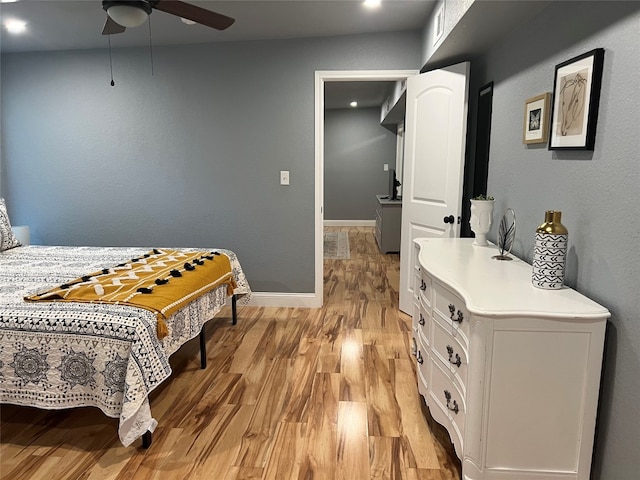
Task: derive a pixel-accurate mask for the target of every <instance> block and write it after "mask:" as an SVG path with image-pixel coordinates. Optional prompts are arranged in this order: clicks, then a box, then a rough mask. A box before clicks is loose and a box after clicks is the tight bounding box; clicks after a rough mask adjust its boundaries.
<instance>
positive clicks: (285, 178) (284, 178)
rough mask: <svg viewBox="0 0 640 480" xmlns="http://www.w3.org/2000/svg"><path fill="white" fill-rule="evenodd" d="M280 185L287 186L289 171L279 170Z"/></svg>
mask: <svg viewBox="0 0 640 480" xmlns="http://www.w3.org/2000/svg"><path fill="white" fill-rule="evenodd" d="M280 185H289V170H280Z"/></svg>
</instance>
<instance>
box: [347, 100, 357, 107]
mask: <svg viewBox="0 0 640 480" xmlns="http://www.w3.org/2000/svg"><path fill="white" fill-rule="evenodd" d="M349 105H351V106H352V107H354V108H355V107H357V106H358V102H356V101H355V100H354V101H353V102H351V103H350V104H349Z"/></svg>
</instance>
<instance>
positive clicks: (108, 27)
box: [102, 17, 126, 35]
mask: <svg viewBox="0 0 640 480" xmlns="http://www.w3.org/2000/svg"><path fill="white" fill-rule="evenodd" d="M125 30H126V28H124V27H123V26H122V25H120V24H119V23H116V22H114V21H113V20H112V18H111V17H107V21H106V22H104V27H103V28H102V35H114V34H116V33H122V32H124V31H125Z"/></svg>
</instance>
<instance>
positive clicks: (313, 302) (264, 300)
mask: <svg viewBox="0 0 640 480" xmlns="http://www.w3.org/2000/svg"><path fill="white" fill-rule="evenodd" d="M249 306H252V307H286V308H289V307H298V308H320V307H322V297H318V296H317V295H316V294H315V293H278V292H252V293H251V300H250V301H249Z"/></svg>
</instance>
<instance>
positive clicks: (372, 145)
mask: <svg viewBox="0 0 640 480" xmlns="http://www.w3.org/2000/svg"><path fill="white" fill-rule="evenodd" d="M324 128H325V130H324V137H325V141H324V218H325V220H375V218H376V206H377V204H378V202H377V201H376V195H384V194H386V193H387V190H388V189H389V187H388V184H389V172H385V171H384V170H383V167H384V164H385V163H387V164H388V165H389V168H394V167H395V162H396V136H395V134H394V133H392V132H391V131H389V130H387V129H386V128H384V127H382V126H381V125H380V108H356V109H349V110H347V109H339V110H325V112H324Z"/></svg>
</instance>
